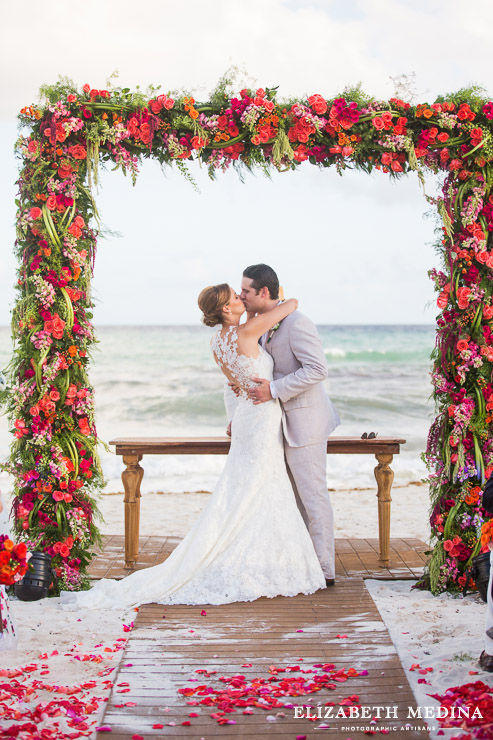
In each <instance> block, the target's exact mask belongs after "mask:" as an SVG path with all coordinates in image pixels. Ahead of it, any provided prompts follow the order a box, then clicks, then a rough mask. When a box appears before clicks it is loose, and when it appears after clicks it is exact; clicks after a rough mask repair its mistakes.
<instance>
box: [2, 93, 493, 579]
mask: <svg viewBox="0 0 493 740" xmlns="http://www.w3.org/2000/svg"><path fill="white" fill-rule="evenodd" d="M42 92H43V93H44V94H45V96H46V100H45V102H44V103H42V104H39V105H37V106H30V107H29V108H24V109H23V110H22V111H21V114H20V123H21V125H22V126H23V135H22V136H21V137H20V138H19V140H18V142H17V153H18V156H19V157H20V159H21V171H20V176H19V181H18V184H19V197H18V200H17V201H16V205H17V209H18V210H17V241H16V251H17V255H18V258H19V270H18V281H17V289H18V299H17V302H16V306H15V308H14V312H13V322H12V328H13V336H14V342H15V349H14V354H13V358H12V361H11V363H10V365H9V367H8V369H7V376H8V389H7V391H5V392H4V394H3V401H4V405H5V406H6V408H7V410H8V413H9V418H10V420H11V426H12V432H13V434H14V438H15V439H14V441H13V443H12V447H11V456H10V460H9V462H8V463H7V464H6V465H5V466H4V467H5V468H6V469H7V470H8V471H9V472H10V473H11V474H12V475H13V476H14V485H15V499H14V507H13V508H14V515H15V524H14V526H15V530H16V532H17V534H18V535H19V536H20V537H22V538H23V539H24V540H26V541H27V542H29V543H30V544H31V546H33V547H36V548H37V549H42V550H45V551H47V552H49V553H50V554H52V555H53V557H54V565H55V567H56V570H57V573H58V576H59V581H60V584H61V586H62V587H63V588H68V589H79V588H83V587H84V586H85V585H86V583H87V576H86V566H87V564H88V563H89V561H90V559H91V550H92V548H93V545H94V544H95V542H96V541H97V539H98V529H97V526H96V523H95V518H96V515H97V509H96V507H95V504H94V500H93V496H94V493H95V492H96V491H97V490H98V489H100V488H101V487H102V485H103V475H102V471H101V467H100V465H99V461H98V454H97V449H96V448H97V435H96V428H95V423H94V396H93V389H92V387H91V384H90V380H89V377H88V374H87V369H88V364H89V356H90V352H91V346H92V344H93V343H94V341H95V337H94V331H93V327H92V324H91V319H92V313H91V308H92V303H91V276H92V270H93V267H94V255H95V250H96V241H97V236H98V232H97V223H98V222H97V209H96V204H95V201H94V198H93V195H92V184H93V183H94V182H97V172H98V165H99V163H100V162H103V163H105V162H109V163H111V165H113V166H114V168H119V169H122V170H123V172H124V173H127V172H128V173H130V175H131V176H132V178H135V177H136V175H137V172H138V164H139V161H140V160H141V159H142V158H143V157H152V158H154V159H157V160H158V161H159V162H160V163H161V164H166V165H174V166H177V167H178V168H179V169H180V170H182V172H184V174H185V175H187V176H188V171H187V165H186V163H187V162H188V161H193V160H200V161H202V162H203V163H205V164H206V166H207V167H208V169H209V174H210V175H211V176H214V175H215V173H216V172H217V171H218V170H219V171H224V170H226V169H227V168H228V167H230V166H233V167H234V168H236V169H238V170H239V171H240V173H241V170H244V169H251V168H255V167H258V168H262V169H264V170H269V169H271V168H276V169H277V170H281V171H286V170H296V169H297V168H298V167H300V166H305V165H307V164H311V165H316V166H318V167H330V166H335V167H336V168H337V169H338V171H341V172H342V170H344V168H346V167H348V166H351V167H356V168H359V169H363V170H365V171H367V172H370V171H372V170H373V169H377V170H381V171H382V173H385V174H388V175H389V176H391V177H398V176H401V175H404V174H405V173H407V172H409V171H410V170H415V171H416V172H417V173H418V175H419V176H420V177H422V176H423V172H424V171H426V170H428V171H431V172H433V173H435V174H439V173H442V174H443V177H444V185H443V191H442V195H441V196H440V197H439V198H437V199H435V200H433V203H434V204H435V206H436V208H437V211H438V214H439V216H440V219H441V231H440V235H439V239H438V242H437V248H438V250H439V252H440V254H441V257H442V269H441V270H439V271H438V270H431V271H430V276H431V278H432V279H433V281H434V283H435V286H436V290H437V292H438V294H439V295H438V301H437V303H438V309H439V314H438V317H437V335H436V347H435V350H434V352H433V355H432V361H433V366H432V381H433V386H434V398H435V409H436V418H435V420H434V422H433V424H432V426H431V429H430V433H429V438H428V445H427V450H426V452H425V453H424V454H425V457H426V461H427V464H428V468H429V471H430V476H429V482H430V495H431V516H430V525H431V532H432V536H433V543H434V549H433V553H432V558H431V563H430V568H429V572H428V574H427V576H426V578H425V584H426V585H427V586H429V587H430V588H431V590H432V591H433V592H434V593H438V592H441V591H444V590H451V591H457V590H460V589H462V587H463V586H464V583H465V580H466V575H465V572H466V570H467V567H468V565H469V564H470V562H471V559H472V557H473V556H474V555H475V554H477V553H478V552H479V551H480V549H481V547H484V546H485V543H486V542H487V540H488V539H489V531H490V530H489V525H488V524H484V525H483V534H481V526H482V519H483V514H484V511H483V509H482V507H481V497H482V485H483V484H484V481H485V479H486V478H488V477H489V475H490V474H491V473H492V471H493V439H492V433H491V422H492V420H493V376H492V370H493V332H492V327H493V323H492V322H493V239H492V237H491V236H490V232H491V231H493V193H492V183H493V139H492V133H493V102H490V101H488V100H485V99H482V98H481V96H480V94H478V92H477V90H475V89H472V90H469V91H461V92H459V93H456V94H453V95H449V96H447V97H440V98H438V99H437V100H436V101H435V102H434V103H433V104H431V105H430V104H428V103H421V104H419V105H415V106H414V105H412V106H411V105H410V104H408V103H405V102H403V101H402V100H398V99H396V98H392V99H391V100H389V101H377V100H374V99H372V98H369V97H367V96H365V95H364V94H363V93H362V92H361V91H360V90H359V89H353V90H348V91H346V92H345V93H344V94H343V95H341V96H340V97H337V98H335V99H333V100H327V99H325V98H324V97H322V96H321V95H318V94H317V95H312V96H310V97H309V98H308V99H307V100H290V101H288V102H284V103H282V102H277V100H276V91H275V90H263V89H259V90H256V91H252V90H249V89H245V90H242V91H241V92H240V93H239V94H238V95H237V96H236V97H231V96H229V95H227V94H226V93H225V92H224V88H223V89H221V88H218V89H217V90H216V91H215V93H214V94H213V95H212V96H211V99H210V101H209V102H206V103H203V104H202V103H201V104H199V103H196V101H195V100H194V98H193V97H191V96H179V97H176V98H175V99H173V98H172V97H170V96H169V95H155V94H154V93H153V94H151V96H149V95H148V96H144V95H142V94H141V93H132V92H130V90H128V89H121V88H118V89H113V90H112V91H111V93H110V92H108V91H106V90H96V89H91V88H90V86H89V85H84V87H83V89H82V91H78V90H77V89H76V88H75V87H74V86H73V85H71V84H69V83H66V82H64V81H62V82H60V83H59V84H57V85H55V86H53V87H51V88H46V89H44V90H43V91H42ZM149 97H151V99H149Z"/></svg>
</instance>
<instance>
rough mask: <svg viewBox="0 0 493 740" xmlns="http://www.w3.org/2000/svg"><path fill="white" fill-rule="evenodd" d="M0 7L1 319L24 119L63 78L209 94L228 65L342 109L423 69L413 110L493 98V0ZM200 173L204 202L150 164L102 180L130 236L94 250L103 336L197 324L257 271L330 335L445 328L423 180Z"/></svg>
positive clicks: (118, 222) (106, 200) (261, 82)
mask: <svg viewBox="0 0 493 740" xmlns="http://www.w3.org/2000/svg"><path fill="white" fill-rule="evenodd" d="M0 12H1V16H0V19H1V23H0V27H1V30H0V41H1V43H0V65H1V66H0V69H1V70H2V72H1V76H2V85H1V95H0V147H1V149H0V157H1V160H0V161H1V162H2V167H1V169H0V244H1V247H0V324H8V323H9V321H10V310H11V308H12V305H13V301H14V292H13V288H12V286H13V284H14V282H15V261H14V259H13V257H12V247H13V242H14V238H15V236H14V228H13V224H14V218H15V206H14V198H15V185H14V183H15V180H16V173H17V163H16V161H15V159H14V157H13V153H12V152H13V147H14V142H15V138H16V115H17V113H18V111H19V109H20V108H21V107H23V106H24V105H29V104H30V103H31V102H33V101H35V100H36V99H37V91H38V89H39V87H40V85H42V84H43V83H50V82H54V81H56V80H57V78H58V76H59V75H66V76H68V77H70V78H72V79H73V80H74V81H75V82H76V83H78V84H80V85H82V84H84V83H85V82H88V83H89V84H90V85H91V86H92V87H96V88H101V87H105V85H106V79H107V78H108V76H109V75H110V74H111V73H112V72H113V71H114V70H118V72H119V82H120V84H121V85H123V86H126V87H130V88H134V87H135V86H136V85H139V84H140V85H141V87H146V86H147V85H148V84H149V83H153V84H154V85H161V86H162V89H163V91H164V92H167V91H169V90H176V89H177V88H180V89H185V90H188V91H190V92H192V93H193V94H194V95H195V97H196V98H197V99H198V100H204V99H207V97H208V93H209V92H210V90H212V89H213V87H214V85H215V83H216V82H217V80H218V78H219V77H220V76H221V75H222V74H223V73H224V71H225V70H226V69H227V68H228V67H229V66H230V65H238V66H240V67H241V68H243V69H244V70H245V71H246V72H245V76H248V77H247V81H249V82H250V83H251V84H253V85H258V86H262V87H268V86H275V85H278V86H279V93H278V95H279V97H280V98H283V97H289V96H290V95H300V96H301V95H305V94H307V95H309V94H312V93H321V94H322V95H325V96H327V97H333V96H334V95H336V94H338V93H340V92H341V91H342V89H343V88H344V87H345V86H346V85H348V84H349V85H351V84H355V83H357V82H359V81H361V83H362V84H363V87H364V89H365V90H366V91H367V92H368V93H370V94H373V95H375V96H377V97H380V98H383V99H388V98H389V97H391V96H392V95H393V94H394V91H395V90H394V83H393V82H392V80H391V77H396V76H398V75H401V74H408V75H410V74H411V73H415V80H416V82H415V88H416V91H417V94H418V102H419V101H424V100H428V101H429V102H432V100H433V99H434V98H435V97H436V95H437V94H439V93H444V92H450V91H454V90H457V89H459V88H461V87H464V86H466V85H469V84H470V83H473V82H476V83H479V84H482V85H483V86H484V87H486V88H487V89H488V90H489V92H491V89H492V86H490V80H489V75H490V74H491V69H493V65H492V57H493V51H492V45H491V43H490V36H491V32H492V30H493V3H491V2H490V1H489V0H479V1H476V2H472V3H469V4H464V3H463V2H461V0H447V1H445V0H444V1H436V0H426V2H424V1H423V0H412V2H408V1H407V0H344V2H341V0H334V1H332V0H224V1H223V0H208V2H203V0H181V2H180V3H177V2H176V0H173V2H170V0H161V1H159V0H147V1H146V2H145V3H143V4H142V5H139V4H136V3H135V2H129V0H118V1H116V0H86V1H85V2H84V4H77V5H72V6H70V5H67V3H66V2H61V1H60V0H50V2H49V3H43V4H40V3H39V2H34V0H19V1H18V2H17V3H16V4H14V3H9V4H7V3H2V9H1V11H0ZM243 82H244V80H241V79H240V80H239V86H240V87H241V86H243ZM191 172H192V174H193V176H194V177H195V179H196V181H197V183H198V185H199V187H200V191H201V193H200V194H197V193H196V192H195V191H194V190H193V189H192V187H191V186H190V184H189V183H188V182H186V180H185V179H184V178H183V177H182V176H181V175H179V174H178V173H176V172H174V171H172V170H168V172H167V174H166V176H164V175H163V173H162V172H161V170H160V169H159V167H158V165H157V164H156V163H153V162H148V163H146V164H145V165H144V166H143V167H142V171H141V175H140V178H139V181H138V183H137V186H136V187H135V188H132V185H131V182H130V180H129V179H126V178H124V177H123V176H122V174H121V172H107V173H105V174H104V176H103V177H102V185H101V188H100V193H99V196H98V203H99V206H100V211H101V214H102V218H103V221H104V223H105V224H106V226H107V227H108V228H109V229H112V230H113V231H118V232H119V233H120V234H121V237H120V238H117V237H111V238H107V239H105V240H101V241H100V243H99V250H98V254H97V259H96V270H95V278H94V295H95V298H96V300H97V306H96V312H95V322H96V323H97V324H117V323H119V324H169V323H170V324H173V323H196V322H197V321H198V316H199V313H198V309H197V307H196V297H197V294H198V292H199V291H200V289H201V288H202V287H204V286H205V285H209V284H211V283H219V282H224V281H227V282H230V283H231V284H232V285H233V286H234V287H239V283H240V278H241V272H242V269H243V267H244V266H246V265H248V264H252V263H255V262H260V261H262V262H268V263H269V264H271V265H272V266H273V267H274V268H275V269H276V270H277V271H278V274H279V277H280V279H281V283H282V284H284V286H285V292H286V295H287V296H296V297H298V298H299V300H300V308H301V309H302V310H303V311H304V312H306V313H307V314H308V315H309V316H310V317H312V318H313V319H314V320H315V321H317V322H319V323H332V324H334V323H335V324H340V323H368V324H371V323H433V321H434V317H435V314H436V311H435V301H434V294H433V291H432V285H431V282H430V281H429V279H428V277H427V274H426V273H427V270H428V269H429V268H430V267H432V266H434V265H436V264H437V262H436V261H437V258H436V255H435V253H434V251H433V249H432V247H431V243H432V242H433V240H434V225H435V224H434V221H433V218H430V217H425V214H426V213H427V212H429V206H428V205H427V203H426V201H425V199H424V197H423V192H422V189H421V188H420V186H419V184H418V180H417V177H416V176H415V175H414V174H411V175H409V176H408V177H406V178H404V179H402V180H400V181H398V182H396V181H393V182H392V181H390V180H389V179H388V176H385V175H383V174H381V173H378V172H377V173H375V174H374V175H372V176H368V175H365V174H362V173H357V172H352V171H347V172H346V174H344V176H343V177H342V178H341V177H339V176H338V175H337V173H336V172H335V170H332V169H331V170H324V171H319V170H317V169H316V168H315V167H313V166H311V165H309V164H305V165H304V166H302V167H301V168H300V170H299V171H298V172H294V173H293V172H289V173H283V174H277V173H275V174H274V175H273V177H272V179H271V180H269V179H266V178H264V177H263V176H262V175H260V174H259V175H256V176H252V175H247V176H246V180H245V183H243V184H242V183H241V182H240V181H239V180H238V177H237V175H236V174H235V173H234V172H229V173H227V174H226V175H222V174H220V173H219V174H218V176H217V180H216V182H211V181H209V180H208V178H207V175H206V173H205V172H204V171H203V170H200V168H199V167H198V165H194V166H192V167H191ZM435 187H436V183H435V182H434V179H433V178H430V179H429V182H428V184H427V192H429V193H430V194H433V192H434V190H435Z"/></svg>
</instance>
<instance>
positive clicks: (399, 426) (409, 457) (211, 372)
mask: <svg viewBox="0 0 493 740" xmlns="http://www.w3.org/2000/svg"><path fill="white" fill-rule="evenodd" d="M318 328H319V332H320V336H321V339H322V343H323V347H324V351H325V355H326V358H327V362H328V366H329V377H328V380H327V383H326V385H327V390H328V392H329V394H330V396H331V398H332V400H333V402H334V403H335V405H336V407H337V409H338V411H339V414H340V416H341V420H342V424H341V426H340V427H339V428H338V429H337V430H336V432H335V433H334V434H335V435H341V436H343V435H354V436H361V434H362V433H363V432H365V431H366V432H371V431H374V432H378V433H379V434H380V435H381V436H398V437H402V438H404V439H406V440H407V443H406V444H405V445H404V446H403V447H402V448H401V450H402V452H401V454H400V455H398V456H395V457H394V462H393V465H392V467H393V470H394V472H395V481H394V485H397V486H398V485H405V484H406V483H409V482H412V481H419V480H420V479H422V478H423V477H424V476H425V475H426V469H425V467H424V464H423V463H422V461H421V460H420V454H421V452H422V451H423V450H424V449H425V446H426V436H427V432H428V428H429V425H430V423H431V420H432V419H433V404H432V402H431V401H430V400H429V397H430V394H431V391H432V388H431V383H430V377H429V372H430V359H429V358H430V353H431V351H432V349H433V346H434V342H435V331H434V327H432V326H422V325H419V326H409V325H407V326H319V327H318ZM213 332H214V330H211V329H207V328H206V327H203V326H193V327H192V326H148V327H136V326H131V327H124V326H121V327H99V328H98V329H97V337H98V340H99V343H98V344H97V345H96V349H95V351H94V353H93V361H92V365H91V368H90V378H91V382H92V383H93V385H94V388H95V392H96V410H97V417H96V421H97V428H98V434H99V437H100V438H101V439H102V440H104V441H105V442H109V441H110V440H111V439H114V438H115V437H125V436H187V435H196V436H202V435H204V436H205V435H222V434H224V431H225V428H226V424H227V420H226V415H225V412H224V405H223V400H222V388H223V376H222V375H221V373H220V371H219V370H218V368H217V366H216V364H215V362H214V360H213V358H212V355H211V351H210V347H209V344H210V339H211V336H212V334H213ZM10 353H11V341H10V331H9V329H8V328H7V327H0V368H1V367H4V366H5V365H6V363H7V362H8V360H9V358H10ZM10 439H11V437H10V433H9V431H8V425H7V420H6V418H5V417H0V459H2V460H3V459H5V458H6V457H7V454H8V447H9V444H10ZM101 458H102V463H103V470H104V473H105V477H106V479H107V481H108V483H107V486H106V489H105V491H106V492H108V493H110V492H114V491H121V490H123V487H122V483H121V479H120V475H121V471H122V468H123V464H122V460H121V458H120V457H117V456H116V455H114V454H113V453H108V452H105V451H104V450H101ZM223 465H224V458H223V457H222V456H214V455H211V456H188V455H187V456H161V457H160V456H156V457H153V456H147V457H145V458H144V461H143V467H144V470H145V475H144V480H143V483H142V491H143V493H146V492H149V491H204V490H205V491H210V490H212V489H213V487H214V483H215V481H216V479H217V477H218V475H219V474H220V472H221V470H222V467H223ZM374 466H375V460H374V458H373V457H371V456H368V455H329V456H328V457H327V481H328V486H329V488H333V489H342V488H348V487H352V488H370V487H374V486H375V479H374V476H373V468H374ZM0 485H1V486H2V487H3V488H4V489H6V488H8V487H9V486H10V481H9V479H8V477H7V476H6V475H1V476H0Z"/></svg>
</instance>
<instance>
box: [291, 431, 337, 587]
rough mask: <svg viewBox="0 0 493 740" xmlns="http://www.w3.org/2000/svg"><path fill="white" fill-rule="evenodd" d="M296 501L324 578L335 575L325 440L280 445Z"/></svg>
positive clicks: (332, 523) (332, 521)
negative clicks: (300, 444)
mask: <svg viewBox="0 0 493 740" xmlns="http://www.w3.org/2000/svg"><path fill="white" fill-rule="evenodd" d="M284 454H285V456H286V462H287V465H288V473H289V477H290V479H291V483H292V484H293V488H294V492H295V496H296V502H297V504H298V508H299V510H300V513H301V516H302V517H303V520H304V522H305V524H306V527H307V529H308V531H309V533H310V537H311V538H312V541H313V546H314V548H315V552H316V553H317V556H318V559H319V561H320V565H321V567H322V571H323V573H324V575H325V577H326V578H334V576H335V553H334V514H333V512H332V504H331V503H330V496H329V492H328V490H327V472H326V471H327V467H326V466H327V442H326V440H322V441H321V442H317V443H316V444H312V445H306V446H305V447H289V445H287V444H285V445H284Z"/></svg>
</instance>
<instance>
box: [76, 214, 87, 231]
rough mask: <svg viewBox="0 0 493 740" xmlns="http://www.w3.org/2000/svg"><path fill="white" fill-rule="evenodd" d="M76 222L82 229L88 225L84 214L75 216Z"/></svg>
mask: <svg viewBox="0 0 493 740" xmlns="http://www.w3.org/2000/svg"><path fill="white" fill-rule="evenodd" d="M74 224H75V225H76V226H78V228H79V229H82V228H84V226H85V225H86V222H85V221H84V219H83V218H82V216H76V217H75V218H74Z"/></svg>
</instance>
